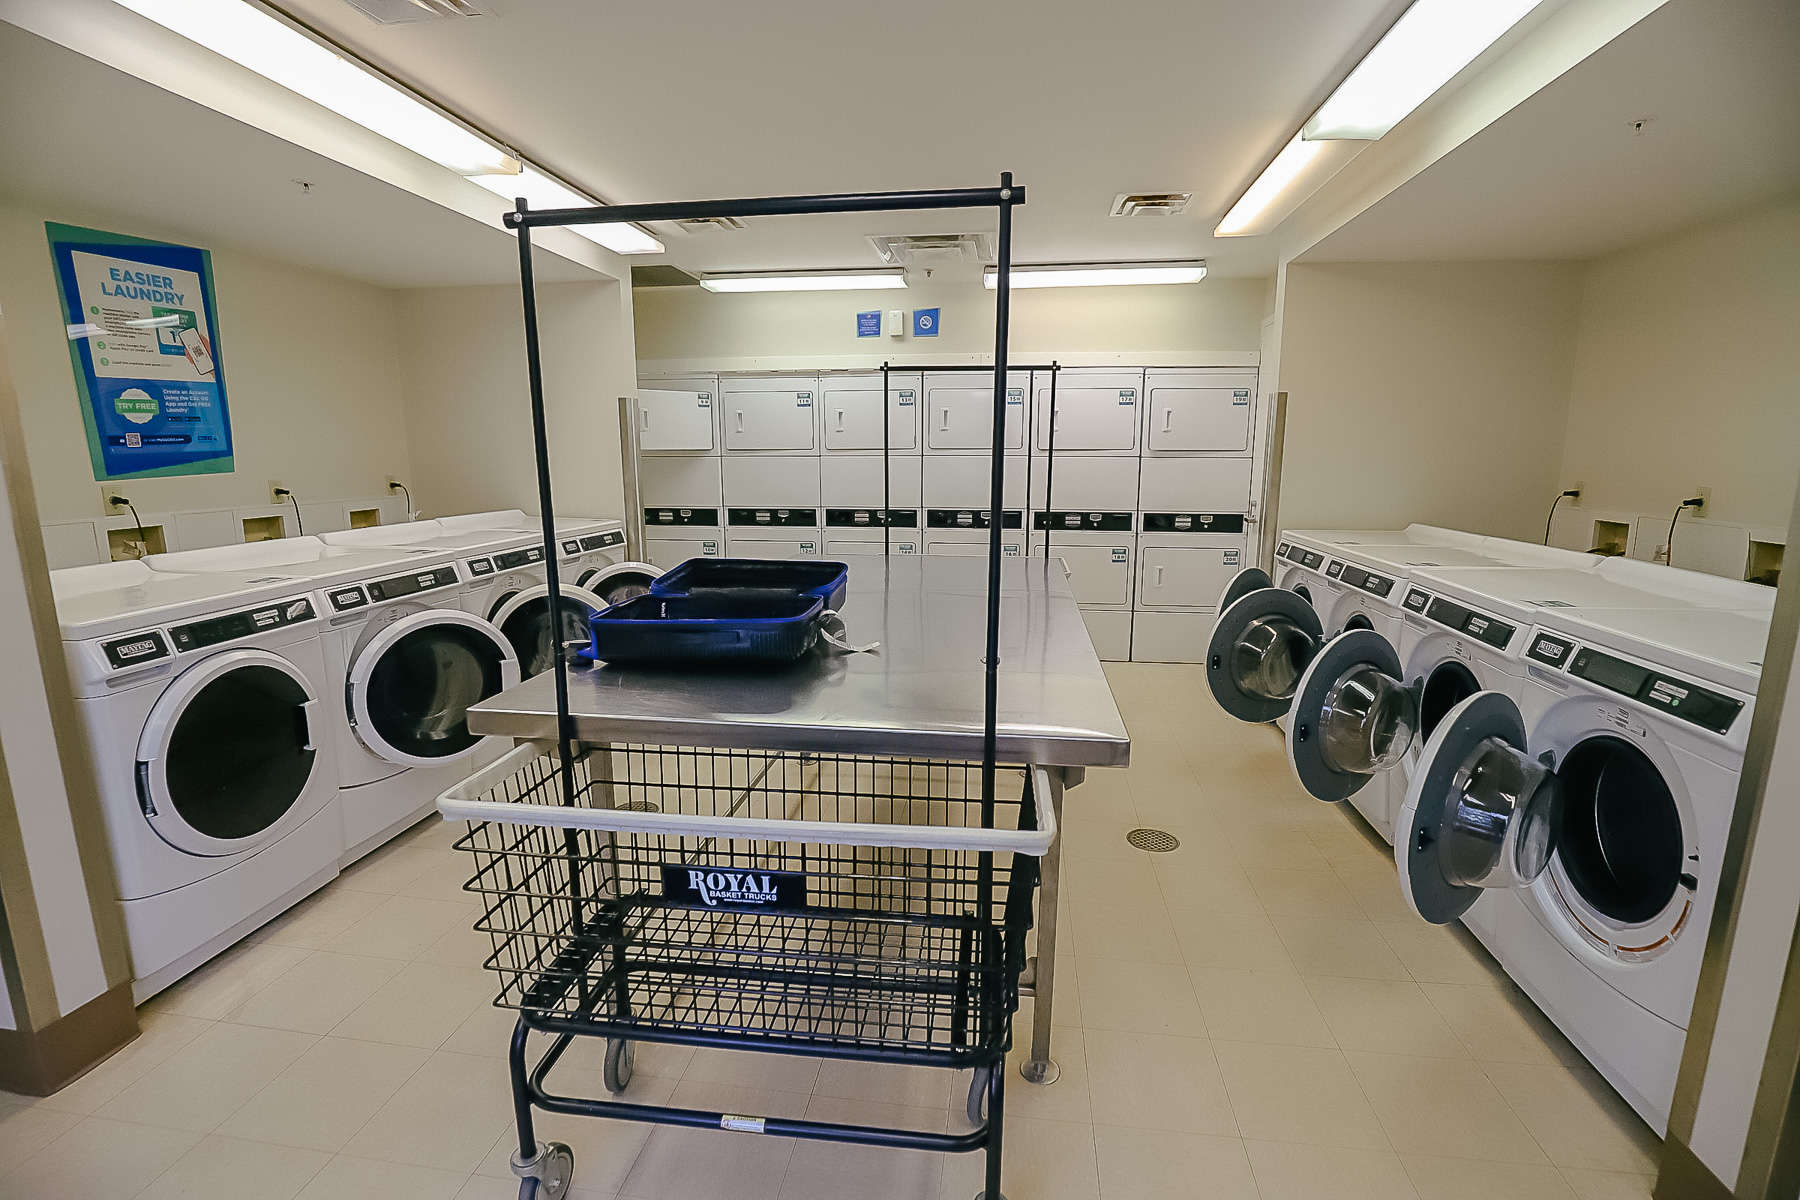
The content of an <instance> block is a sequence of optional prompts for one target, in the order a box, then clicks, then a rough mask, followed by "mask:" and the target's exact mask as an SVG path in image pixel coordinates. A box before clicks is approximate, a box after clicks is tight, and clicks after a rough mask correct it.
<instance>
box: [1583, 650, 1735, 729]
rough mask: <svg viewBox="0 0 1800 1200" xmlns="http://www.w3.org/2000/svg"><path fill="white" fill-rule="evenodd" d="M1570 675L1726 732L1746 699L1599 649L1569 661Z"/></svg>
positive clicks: (1687, 719)
mask: <svg viewBox="0 0 1800 1200" xmlns="http://www.w3.org/2000/svg"><path fill="white" fill-rule="evenodd" d="M1569 674H1571V675H1574V676H1575V677H1576V678H1578V679H1585V680H1587V681H1588V682H1589V683H1597V684H1599V685H1600V686H1601V687H1603V688H1605V689H1606V690H1607V691H1610V692H1618V693H1619V694H1620V695H1621V696H1630V697H1631V698H1632V699H1634V700H1641V701H1643V702H1644V703H1645V704H1648V705H1651V706H1652V707H1654V708H1660V709H1662V710H1663V711H1664V712H1666V713H1669V714H1670V715H1671V716H1675V717H1679V718H1681V719H1682V720H1684V721H1686V722H1688V723H1689V724H1692V725H1698V726H1700V727H1701V728H1702V729H1710V730H1712V732H1714V733H1724V732H1726V731H1727V730H1729V729H1730V728H1731V723H1732V722H1733V721H1735V720H1736V719H1737V715H1738V713H1740V712H1742V711H1743V710H1744V702H1743V701H1742V700H1738V699H1735V698H1734V697H1731V696H1722V695H1720V694H1719V693H1718V692H1715V691H1712V690H1710V689H1708V688H1703V687H1701V686H1700V685H1699V684H1697V683H1690V682H1688V681H1687V680H1685V679H1677V678H1675V677H1674V676H1672V675H1663V674H1659V673H1658V672H1656V671H1652V670H1651V669H1650V668H1648V667H1641V666H1639V665H1638V664H1637V663H1634V662H1626V661H1625V660H1624V659H1622V658H1614V657H1613V656H1612V655H1610V654H1604V653H1602V652H1600V651H1599V650H1593V649H1588V648H1586V647H1584V648H1582V649H1581V650H1580V651H1579V652H1577V653H1576V655H1575V657H1574V659H1573V660H1572V661H1571V662H1570V663H1569Z"/></svg>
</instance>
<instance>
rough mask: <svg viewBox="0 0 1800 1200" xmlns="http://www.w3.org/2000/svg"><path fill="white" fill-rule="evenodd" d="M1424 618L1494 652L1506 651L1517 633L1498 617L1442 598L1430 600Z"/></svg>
mask: <svg viewBox="0 0 1800 1200" xmlns="http://www.w3.org/2000/svg"><path fill="white" fill-rule="evenodd" d="M1409 607H1410V605H1409ZM1425 616H1426V618H1427V619H1428V620H1432V621H1436V622H1437V623H1438V624H1439V625H1442V626H1444V627H1445V628H1447V629H1453V630H1455V631H1456V632H1457V633H1465V634H1467V635H1469V636H1470V637H1472V638H1474V639H1475V640H1476V641H1479V642H1485V643H1487V644H1488V645H1490V646H1492V647H1493V648H1494V649H1496V650H1504V649H1506V647H1507V646H1508V645H1509V644H1510V643H1511V642H1512V639H1513V634H1515V633H1517V632H1519V630H1518V627H1517V626H1516V625H1509V624H1507V623H1506V622H1505V621H1502V620H1501V619H1500V618H1498V617H1490V616H1488V615H1487V614H1486V613H1478V612H1476V611H1475V610H1474V609H1472V608H1464V607H1463V606H1462V605H1460V604H1458V603H1456V601H1454V600H1446V599H1444V598H1443V597H1442V596H1439V597H1437V598H1436V599H1434V600H1432V601H1431V602H1430V604H1428V605H1427V606H1426V608H1425Z"/></svg>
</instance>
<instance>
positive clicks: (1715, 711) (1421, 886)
mask: <svg viewBox="0 0 1800 1200" xmlns="http://www.w3.org/2000/svg"><path fill="white" fill-rule="evenodd" d="M1767 635H1768V618H1767V615H1766V614H1764V613H1761V612H1751V613H1738V612H1730V611H1726V610H1707V609H1632V610H1603V609H1587V610H1581V611H1579V612H1574V613H1570V612H1546V613H1545V614H1543V616H1542V619H1541V620H1540V621H1539V623H1538V624H1537V625H1536V626H1535V628H1534V629H1533V630H1532V632H1531V636H1530V641H1529V646H1528V649H1527V651H1526V655H1525V658H1526V661H1527V662H1528V663H1529V664H1530V667H1529V670H1528V674H1527V678H1526V680H1525V682H1524V687H1523V691H1522V695H1521V700H1520V702H1519V703H1514V702H1513V700H1512V699H1511V698H1509V697H1504V696H1498V695H1494V694H1492V693H1482V694H1480V695H1477V696H1473V697H1470V698H1469V699H1468V700H1465V701H1463V702H1462V703H1460V704H1458V705H1457V706H1456V707H1455V708H1454V709H1452V710H1451V711H1450V712H1449V713H1448V714H1446V716H1445V718H1444V720H1443V721H1442V722H1441V724H1440V725H1439V728H1438V729H1437V731H1436V732H1435V733H1434V734H1433V736H1432V738H1431V739H1430V741H1429V742H1428V743H1427V744H1426V746H1425V748H1424V750H1423V752H1422V755H1421V758H1420V762H1419V764H1418V766H1417V767H1416V768H1415V770H1414V772H1413V775H1412V780H1411V784H1410V786H1409V788H1408V792H1407V798H1406V804H1405V807H1404V808H1403V810H1402V813H1401V817H1400V822H1399V828H1400V829H1401V831H1402V834H1403V836H1402V838H1401V840H1400V841H1399V842H1398V843H1397V850H1396V858H1397V862H1398V866H1399V869H1400V878H1401V883H1402V887H1403V890H1404V892H1405V894H1406V897H1407V900H1408V903H1409V904H1410V905H1411V906H1412V907H1413V909H1414V911H1416V912H1417V913H1418V914H1419V915H1420V916H1422V917H1424V918H1425V919H1427V920H1430V921H1433V922H1437V923H1443V922H1445V921H1449V920H1454V919H1456V917H1457V916H1458V915H1459V913H1461V912H1462V911H1464V910H1465V909H1466V908H1467V907H1468V906H1469V905H1470V904H1471V903H1472V902H1474V901H1475V900H1476V899H1477V898H1479V897H1481V896H1483V895H1489V894H1493V893H1492V891H1489V890H1488V889H1501V893H1500V894H1503V895H1506V896H1508V897H1511V898H1513V899H1514V900H1515V901H1516V902H1515V903H1513V904H1509V905H1506V906H1504V907H1503V908H1502V909H1501V910H1500V912H1501V915H1500V920H1499V928H1498V951H1497V953H1498V956H1499V957H1500V959H1501V961H1502V963H1503V964H1504V965H1505V966H1506V968H1507V970H1508V972H1509V974H1511V975H1512V977H1513V979H1514V980H1515V981H1516V982H1517V983H1518V984H1519V986H1520V987H1521V988H1523V989H1524V990H1525V992H1526V993H1527V994H1528V995H1530V996H1531V997H1532V999H1533V1000H1534V1001H1535V1002H1536V1003H1537V1004H1538V1006H1539V1007H1540V1008H1542V1009H1543V1010H1544V1012H1545V1013H1546V1014H1547V1015H1548V1016H1549V1017H1550V1018H1551V1019H1552V1020H1553V1021H1555V1022H1556V1024H1557V1025H1558V1027H1559V1028H1561V1029H1562V1030H1563V1032H1564V1033H1566V1034H1567V1035H1568V1036H1569V1039H1570V1040H1571V1041H1572V1042H1574V1043H1575V1044H1576V1046H1577V1047H1579V1048H1580V1049H1581V1050H1582V1052H1583V1053H1584V1054H1585V1055H1587V1057H1588V1059H1589V1060H1590V1061H1591V1062H1593V1064H1594V1065H1595V1067H1596V1068H1598V1069H1599V1071H1600V1073H1601V1074H1602V1075H1604V1076H1605V1077H1606V1078H1607V1080H1608V1082H1610V1083H1611V1084H1612V1085H1613V1087H1614V1088H1615V1089H1617V1090H1618V1092H1619V1094H1620V1095H1621V1096H1623V1097H1624V1098H1625V1099H1626V1100H1627V1101H1628V1102H1629V1103H1630V1104H1631V1105H1632V1107H1633V1108H1635V1109H1636V1110H1637V1111H1638V1113H1639V1115H1641V1116H1642V1117H1643V1118H1644V1119H1645V1120H1646V1121H1647V1122H1649V1123H1650V1125H1651V1126H1653V1127H1654V1128H1655V1129H1657V1130H1658V1131H1659V1132H1660V1131H1661V1130H1662V1129H1663V1128H1664V1127H1665V1126H1666V1124H1667V1121H1668V1114H1669V1105H1670V1102H1671V1099H1672V1097H1673V1094H1674V1089H1675V1079H1676V1074H1677V1071H1678V1069H1679V1066H1680V1059H1681V1053H1682V1047H1683V1043H1684V1042H1685V1039H1686V1029H1687V1023H1688V1018H1689V1014H1690V1012H1691V1009H1692V1005H1693V997H1694V989H1695V987H1696V984H1697V982H1698V979H1699V974H1700V964H1701V958H1702V954H1703V952H1704V949H1705V943H1706V935H1707V930H1708V927H1709V925H1710V923H1711V916H1712V909H1713V906H1714V903H1715V901H1716V898H1717V895H1718V885H1719V872H1720V867H1721V860H1722V858H1723V854H1724V849H1725V842H1726V838H1727V835H1728V832H1729V827H1730V822H1731V813H1732V808H1733V806H1734V803H1735V800H1736V794H1737V785H1738V777H1739V775H1740V773H1741V771H1742V766H1743V757H1744V749H1745V743H1746V739H1747V737H1748V731H1749V726H1750V720H1751V715H1752V709H1753V708H1754V705H1755V693H1756V688H1757V685H1758V682H1759V678H1760V671H1761V660H1762V655H1763V647H1764V644H1765V642H1766V640H1767ZM1477 825H1479V826H1481V829H1480V830H1479V831H1478V830H1477V829H1476V828H1475V827H1476V826H1477Z"/></svg>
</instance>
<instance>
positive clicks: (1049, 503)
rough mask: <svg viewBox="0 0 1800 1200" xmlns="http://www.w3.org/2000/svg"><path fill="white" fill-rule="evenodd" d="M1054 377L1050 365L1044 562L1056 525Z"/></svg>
mask: <svg viewBox="0 0 1800 1200" xmlns="http://www.w3.org/2000/svg"><path fill="white" fill-rule="evenodd" d="M1056 375H1057V366H1056V364H1055V363H1051V364H1050V444H1049V448H1048V450H1047V451H1046V452H1045V454H1044V561H1045V562H1046V563H1048V562H1049V561H1050V527H1051V526H1052V525H1054V524H1056V518H1055V517H1053V516H1052V515H1051V514H1052V513H1054V512H1055V511H1056V501H1055V494H1054V492H1053V490H1052V489H1053V488H1054V486H1055V483H1056Z"/></svg>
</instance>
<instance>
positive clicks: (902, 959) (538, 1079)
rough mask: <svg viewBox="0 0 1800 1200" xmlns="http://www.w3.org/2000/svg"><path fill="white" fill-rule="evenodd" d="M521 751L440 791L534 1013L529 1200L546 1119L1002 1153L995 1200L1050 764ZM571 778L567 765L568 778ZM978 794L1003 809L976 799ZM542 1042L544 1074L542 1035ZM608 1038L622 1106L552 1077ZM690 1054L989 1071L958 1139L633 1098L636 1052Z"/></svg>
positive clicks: (500, 952)
mask: <svg viewBox="0 0 1800 1200" xmlns="http://www.w3.org/2000/svg"><path fill="white" fill-rule="evenodd" d="M575 749H576V752H575V753H574V754H573V755H571V756H570V757H569V758H568V759H567V760H566V761H567V763H568V765H567V767H565V766H564V765H563V763H564V761H565V760H564V759H563V758H562V756H561V755H560V754H559V753H558V748H557V745H556V743H555V742H553V741H542V742H526V743H523V744H521V745H520V746H518V747H517V748H516V749H514V750H513V751H512V752H511V753H510V754H508V755H507V756H505V757H504V758H502V759H500V760H499V761H498V762H496V763H494V764H493V765H492V766H490V767H488V768H487V769H485V770H483V771H481V772H480V773H478V774H476V775H474V776H471V777H470V778H469V779H467V780H465V781H463V782H462V783H459V784H457V785H456V786H454V787H452V788H451V789H449V790H448V791H446V792H445V793H444V795H443V796H442V797H441V798H440V799H439V809H440V810H441V812H442V813H443V815H444V816H445V817H446V818H449V819H455V820H465V821H468V822H469V831H468V832H467V833H466V834H465V835H463V836H462V837H461V838H460V839H459V840H458V843H457V845H458V846H459V848H461V849H465V850H467V851H469V852H470V853H471V854H472V855H473V856H474V863H475V873H474V875H473V876H472V877H471V878H470V880H469V882H468V883H467V884H466V885H465V887H466V889H467V890H468V891H470V892H472V893H474V894H475V895H477V896H478V897H479V898H480V900H481V902H482V916H481V919H480V921H479V922H478V924H477V928H478V929H479V930H482V931H484V932H486V933H487V934H488V935H489V937H490V939H491V942H492V946H493V952H492V953H491V954H490V955H489V956H488V958H487V960H486V963H485V966H486V967H487V968H488V969H489V970H492V971H493V972H495V974H496V975H497V976H498V977H499V993H498V996H497V997H496V1000H495V1003H496V1004H497V1005H498V1006H500V1007H503V1008H509V1009H516V1010H517V1011H518V1013H519V1016H518V1020H517V1023H516V1025H515V1028H514V1033H513V1038H512V1045H511V1053H510V1062H511V1071H512V1087H513V1103H514V1110H515V1116H516V1120H517V1123H518V1134H519V1146H520V1153H519V1155H518V1156H517V1157H515V1159H514V1161H513V1166H514V1170H515V1172H517V1173H518V1174H519V1175H520V1177H521V1180H522V1183H521V1188H520V1195H521V1197H522V1198H524V1197H531V1196H536V1197H538V1198H539V1200H554V1198H556V1197H560V1196H561V1195H563V1194H564V1193H565V1192H566V1190H567V1188H568V1185H569V1181H570V1178H571V1175H572V1172H573V1169H574V1162H573V1155H572V1153H571V1152H570V1150H569V1149H568V1147H566V1146H563V1145H560V1144H555V1143H552V1144H548V1145H546V1144H542V1143H539V1142H538V1141H537V1139H536V1137H535V1134H534V1132H533V1128H532V1114H533V1110H534V1109H541V1110H544V1111H547V1112H553V1113H568V1114H577V1115H586V1116H597V1117H611V1118H615V1119H622V1120H635V1121H652V1122H657V1123H662V1124H679V1125H690V1126H699V1127H706V1128H713V1129H725V1130H733V1131H737V1132H744V1133H753V1134H773V1135H779V1136H784V1137H796V1138H812V1139H820V1140H828V1141H843V1142H853V1143H861V1144H866V1145H882V1146H891V1147H901V1148H908V1149H922V1150H940V1151H969V1150H976V1149H984V1150H985V1151H986V1155H987V1159H986V1175H987V1187H986V1194H987V1195H988V1196H998V1195H999V1194H1000V1192H999V1177H1000V1161H1001V1160H1000V1155H1001V1127H1002V1119H1003V1111H1004V1079H1005V1075H1006V1072H1005V1070H1004V1069H1003V1065H1004V1062H1005V1056H1006V1052H1007V1050H1008V1048H1009V1046H1010V1044H1011V1038H1012V1016H1013V1013H1014V1011H1015V1010H1016V1008H1017V1006H1018V998H1019V975H1020V971H1021V969H1022V968H1023V967H1024V965H1025V961H1026V935H1027V932H1028V931H1029V929H1030V927H1031V924H1032V911H1033V900H1034V891H1035V889H1036V887H1037V883H1038V865H1039V859H1040V858H1041V857H1042V856H1043V855H1044V854H1045V852H1046V851H1048V850H1049V848H1050V846H1051V844H1052V843H1053V842H1054V840H1055V838H1056V822H1055V815H1054V812H1055V806H1054V805H1053V804H1052V803H1049V802H1048V801H1047V800H1046V801H1045V802H1043V803H1040V798H1043V797H1048V796H1049V795H1050V794H1051V793H1050V787H1051V783H1050V781H1049V780H1048V779H1047V778H1046V777H1044V772H1043V769H1042V768H1012V769H1009V768H999V769H997V770H995V772H994V777H993V782H992V786H991V788H984V786H983V778H982V777H983V767H982V764H981V763H976V762H945V761H924V760H916V759H903V758H886V757H879V756H869V755H840V754H818V755H797V754H791V753H775V752H763V751H744V750H719V749H703V748H694V747H679V746H651V745H578V746H577V747H576V748H575ZM565 772H566V774H565ZM984 797H986V798H985V799H984ZM534 1031H535V1032H537V1033H540V1034H544V1035H548V1036H549V1039H550V1041H549V1044H548V1047H547V1048H546V1049H545V1050H544V1052H543V1054H542V1056H541V1057H540V1058H539V1059H538V1061H537V1062H536V1063H535V1064H528V1063H527V1054H526V1050H527V1039H528V1036H529V1035H530V1034H531V1033H532V1032H534ZM577 1037H594V1038H604V1039H606V1054H605V1058H604V1064H605V1065H604V1070H603V1082H604V1085H605V1087H606V1089H607V1090H608V1091H609V1092H611V1093H613V1094H614V1095H615V1096H617V1097H619V1098H617V1099H606V1098H602V1097H593V1096H587V1097H582V1096H571V1095H563V1094H560V1093H558V1092H555V1091H553V1090H551V1088H550V1086H549V1085H548V1081H547V1077H548V1076H549V1074H550V1072H551V1070H552V1069H553V1068H554V1067H555V1066H556V1064H557V1061H558V1060H559V1059H560V1058H561V1057H562V1055H563V1053H564V1051H565V1050H566V1049H567V1048H568V1047H569V1045H570V1044H571V1042H572V1041H573V1039H574V1038H577ZM640 1042H657V1043H678V1044H687V1045H696V1046H708V1047H717V1048H725V1049H732V1050H752V1051H762V1052H767V1053H772V1054H799V1055H813V1056H819V1057H825V1058H837V1059H850V1060H859V1061H866V1062H881V1063H900V1064H909V1065H913V1066H930V1067H942V1068H947V1069H961V1070H969V1069H972V1070H973V1072H974V1075H973V1083H972V1085H971V1088H970V1093H969V1103H968V1111H969V1117H970V1121H971V1124H972V1125H973V1128H972V1129H971V1130H970V1131H968V1132H962V1133H943V1132H933V1131H924V1130H900V1129H888V1128H874V1127H867V1126H861V1125H849V1124H838V1123H833V1122H827V1121H813V1120H798V1119H786V1118H778V1117H772V1116H770V1117H765V1116H756V1115H747V1114H738V1113H726V1112H712V1111H701V1110H696V1109H687V1108H675V1107H669V1106H663V1105H651V1104H642V1103H637V1102H634V1101H633V1100H632V1099H631V1098H630V1091H629V1089H630V1083H631V1075H632V1064H633V1058H634V1052H633V1047H634V1045H636V1044H637V1043H640Z"/></svg>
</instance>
